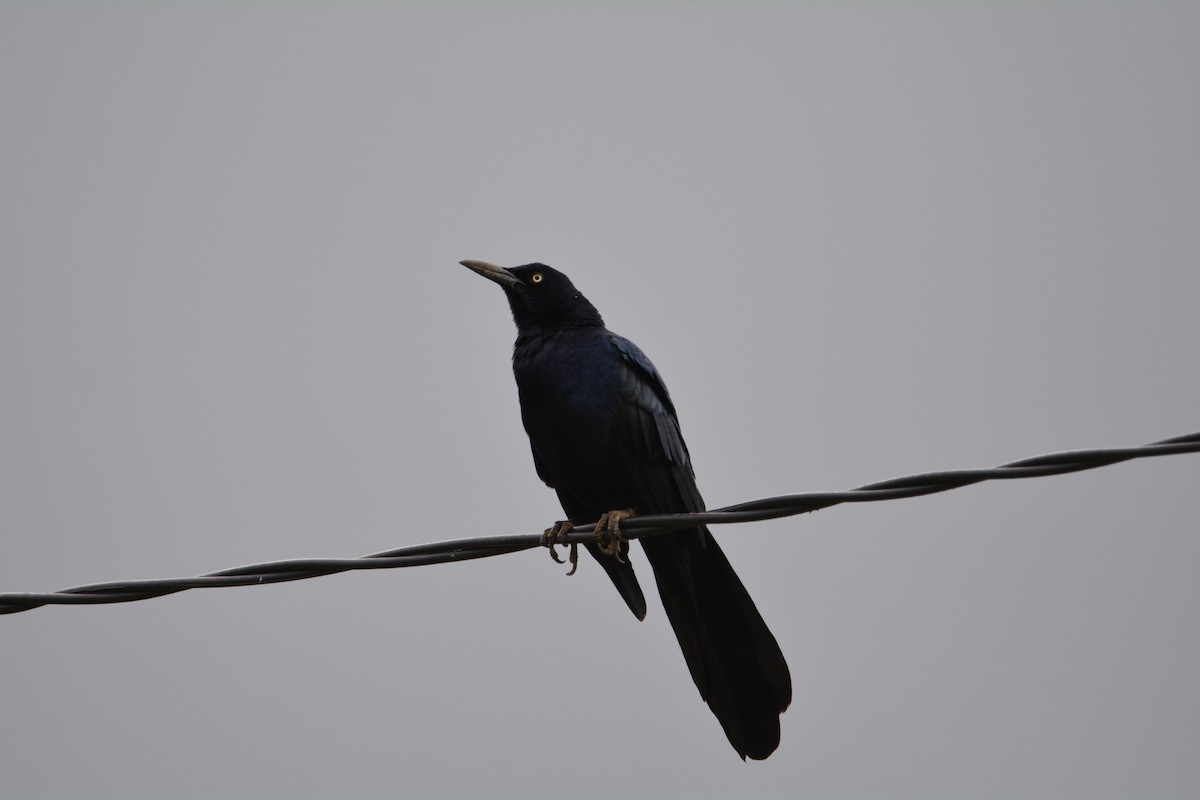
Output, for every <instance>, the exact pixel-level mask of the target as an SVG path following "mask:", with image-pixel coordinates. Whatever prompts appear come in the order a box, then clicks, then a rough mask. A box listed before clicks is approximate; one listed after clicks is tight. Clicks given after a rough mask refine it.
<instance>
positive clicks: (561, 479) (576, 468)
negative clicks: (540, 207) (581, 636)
mask: <svg viewBox="0 0 1200 800" xmlns="http://www.w3.org/2000/svg"><path fill="white" fill-rule="evenodd" d="M461 263H462V265H463V266H465V267H468V268H469V269H472V270H474V271H475V272H477V273H479V274H480V275H482V276H483V277H485V278H487V279H489V280H492V281H495V282H496V283H498V284H500V286H501V287H502V288H503V289H504V294H505V295H506V296H507V297H508V304H509V306H510V307H511V308H512V314H513V320H514V321H515V322H516V324H517V341H516V344H515V345H514V346H513V372H514V374H515V376H516V379H517V391H518V394H519V396H520V401H521V419H522V421H523V422H524V423H525V431H526V432H527V433H528V434H529V442H530V444H531V445H532V447H533V462H534V465H535V466H536V467H537V473H538V477H540V478H541V479H542V480H543V481H545V482H546V484H547V485H548V486H550V487H552V488H553V489H554V490H555V491H556V492H557V493H558V499H559V501H560V502H561V503H562V507H563V510H564V511H565V512H566V514H567V517H568V518H569V520H570V522H572V523H575V524H582V523H586V522H590V521H593V520H596V519H597V518H601V524H598V525H597V543H596V544H591V543H589V544H588V545H587V548H588V550H589V551H590V552H591V554H592V555H593V556H594V557H595V558H596V559H597V560H598V561H599V562H600V564H601V565H602V566H603V567H604V570H605V572H607V573H608V576H609V578H611V579H612V582H613V583H614V584H615V585H616V587H617V591H619V592H620V593H621V597H623V598H624V599H625V602H626V603H627V604H628V605H629V608H630V610H632V611H633V613H634V615H635V616H636V617H637V618H638V619H644V618H645V616H646V600H645V598H644V597H643V596H642V590H641V588H640V587H639V586H638V582H637V577H636V576H635V575H634V572H633V567H632V565H631V564H630V561H629V557H628V552H629V549H628V548H629V544H628V542H626V541H624V540H622V539H620V538H619V537H618V536H612V537H607V538H602V537H601V533H602V532H603V530H604V528H605V527H607V528H608V529H609V530H611V531H613V533H619V530H618V528H617V524H618V523H619V520H620V519H621V518H622V517H623V516H628V514H630V513H644V514H655V513H671V512H681V511H703V510H704V501H703V500H702V499H701V497H700V492H699V490H698V489H697V488H696V479H695V477H694V475H693V473H692V464H691V458H690V456H689V455H688V449H687V445H686V444H684V442H683V435H682V434H681V433H680V430H679V420H678V419H677V418H676V416H675V406H674V405H673V404H672V403H671V397H670V395H668V394H667V387H666V386H665V385H664V384H663V380H662V378H661V377H660V376H659V374H658V370H656V369H655V368H654V365H653V364H651V363H650V359H648V358H647V357H646V356H645V354H643V353H642V351H641V350H639V349H638V347H637V345H635V344H634V343H633V342H631V341H629V340H628V339H625V338H622V337H620V336H618V335H617V334H615V333H613V332H611V331H609V330H608V329H606V328H605V327H604V320H603V319H601V317H600V312H598V311H597V310H596V308H595V306H593V305H592V304H591V303H589V302H588V301H587V299H586V298H585V297H584V296H583V295H582V294H580V293H579V291H578V290H577V289H576V288H575V287H574V285H572V283H571V281H570V279H568V278H567V276H566V275H563V274H562V273H561V272H558V271H557V270H554V269H551V268H550V267H548V266H546V265H544V264H526V265H524V266H521V267H513V268H512V269H505V268H503V267H497V266H494V265H492V264H487V263H485V262H482V261H463V262H461ZM555 530H556V529H553V528H552V529H551V531H555ZM547 533H548V534H550V531H548V532H547ZM642 549H643V550H645V552H646V558H647V560H649V562H650V566H651V568H652V569H653V570H654V577H655V579H656V580H657V581H658V592H659V595H660V596H661V597H662V602H663V608H664V609H666V612H667V618H668V619H669V620H670V622H671V627H672V628H674V629H675V636H676V638H678V640H679V647H680V649H682V650H683V657H684V659H685V660H686V661H687V665H688V669H689V670H691V673H692V680H694V681H695V682H696V686H697V688H699V689H700V696H701V697H702V698H704V700H705V701H706V702H707V703H708V705H709V707H710V708H711V709H712V712H713V714H715V715H716V717H717V720H718V721H720V723H721V727H722V728H724V729H725V735H726V736H727V737H729V742H730V744H732V745H733V748H734V749H735V750H737V752H738V755H740V756H741V757H742V758H743V759H745V758H746V757H747V756H749V757H750V758H754V759H763V758H766V757H767V756H769V755H770V754H771V753H772V752H774V750H775V748H777V747H778V746H779V715H780V714H782V713H783V711H784V709H786V708H787V707H788V703H790V702H791V699H792V678H791V675H790V673H789V672H788V666H787V662H786V661H784V658H783V653H782V652H780V650H779V645H778V644H777V643H776V641H775V637H774V636H773V635H772V634H771V631H770V630H769V629H768V628H767V623H766V622H764V621H763V618H762V616H761V615H760V614H759V613H758V609H757V608H756V607H755V606H754V601H753V600H751V599H750V595H749V594H748V593H747V592H746V589H745V587H743V586H742V582H741V580H740V579H739V578H738V576H737V573H735V572H734V571H733V567H731V566H730V565H729V561H727V560H726V558H725V554H724V553H722V552H721V549H720V548H719V547H717V542H716V540H715V539H714V538H713V536H712V534H711V533H709V532H708V528H706V527H703V526H697V527H695V528H688V529H685V530H681V531H677V532H674V533H670V534H667V535H665V536H657V537H649V538H646V539H643V540H642Z"/></svg>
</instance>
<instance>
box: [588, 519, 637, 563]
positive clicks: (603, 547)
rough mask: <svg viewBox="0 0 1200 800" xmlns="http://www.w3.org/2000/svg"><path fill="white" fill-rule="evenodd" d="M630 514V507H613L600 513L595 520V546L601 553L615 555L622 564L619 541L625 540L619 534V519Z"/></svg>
mask: <svg viewBox="0 0 1200 800" xmlns="http://www.w3.org/2000/svg"><path fill="white" fill-rule="evenodd" d="M632 516H633V509H632V508H622V509H614V510H612V511H608V512H606V513H604V514H601V515H600V519H599V521H598V522H596V546H597V547H599V548H600V552H601V553H603V554H604V555H606V556H615V557H616V559H617V561H619V562H620V563H622V564H624V563H625V562H624V561H622V560H621V543H622V542H624V541H625V537H624V536H623V535H622V534H621V520H623V519H628V518H629V517H632Z"/></svg>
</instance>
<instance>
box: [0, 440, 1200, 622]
mask: <svg viewBox="0 0 1200 800" xmlns="http://www.w3.org/2000/svg"><path fill="white" fill-rule="evenodd" d="M1197 452H1200V432H1198V433H1190V434H1187V435H1185V436H1176V437H1174V438H1172V439H1164V440H1163V441H1161V442H1154V443H1152V444H1146V445H1142V446H1140V447H1123V448H1108V449H1103V450H1076V451H1072V452H1065V453H1052V454H1050V455H1044V456H1035V457H1033V458H1026V459H1022V460H1021V461H1013V462H1012V463H1009V464H1003V465H1001V466H999V467H993V468H992V469H966V470H951V471H948V472H926V473H923V474H920V475H909V476H906V477H902V478H892V479H891V480H886V481H881V482H879V483H871V484H867V485H866V486H860V487H858V488H857V489H851V490H850V491H848V492H810V493H806V494H791V495H781V496H779V497H767V498H763V499H761V500H751V501H750V502H747V503H738V504H737V505H732V506H726V507H724V508H719V509H716V510H714V511H704V512H700V513H694V514H647V515H645V516H636V517H630V518H628V519H626V520H624V521H623V522H622V523H621V532H622V534H624V536H625V538H627V539H637V538H645V537H648V536H659V535H662V534H664V533H669V532H671V531H673V530H678V529H680V528H689V527H692V526H694V525H701V524H703V525H721V524H727V523H734V522H756V521H759V520H766V519H777V518H779V517H789V516H793V515H796V514H805V513H808V512H810V511H817V510H819V509H822V508H829V507H831V506H835V505H839V504H841V503H866V502H874V501H876V500H896V499H899V498H902V497H919V496H921V495H927V494H934V493H936V492H945V491H948V490H950V489H958V488H960V487H963V486H970V485H971V484H974V483H980V482H982V481H989V480H1012V479H1015V478H1040V477H1044V476H1047V475H1062V474H1065V473H1068V472H1079V471H1081V470H1086V469H1095V468H1096V467H1104V466H1108V465H1109V464H1117V463H1120V462H1122V461H1129V460H1132V459H1135V458H1149V457H1152V456H1168V455H1178V454H1181V453H1197ZM592 529H593V525H591V524H586V525H576V526H575V527H573V528H572V529H571V531H570V533H569V534H568V535H567V537H566V542H568V543H584V542H589V541H593V540H594V538H593V537H594V534H593V531H592ZM541 543H542V534H540V533H529V534H514V535H509V536H480V537H475V538H470V539H454V540H451V541H445V542H430V543H427V544H418V545H413V546H410V547H400V548H397V549H395V550H385V551H383V552H381V553H373V554H371V555H367V556H361V557H359V558H297V559H289V560H287V561H269V562H265V563H262V564H250V565H247V566H243V567H233V568H232V569H225V570H221V571H220V572H212V573H209V574H207V575H200V576H197V577H194V578H167V579H164V580H141V581H114V582H111V583H94V584H89V585H86V586H75V587H72V588H70V589H63V590H61V591H57V592H42V593H37V592H6V593H0V614H15V613H18V612H21V611H28V610H30V609H33V608H38V607H40V606H44V605H84V604H98V603H129V602H133V601H134V600H148V599H150V598H151V597H163V596H164V595H168V594H175V593H176V592H183V591H186V590H188V589H205V588H212V587H217V586H259V585H262V584H267V583H284V582H286V581H299V580H306V579H308V578H317V577H320V576H322V575H334V574H336V573H339V572H347V571H349V570H359V569H395V568H398V567H418V566H425V565H426V564H444V563H447V562H451V561H467V560H469V559H474V558H487V557H489V556H498V555H503V554H505V553H515V552H518V551H520V550H528V549H530V548H534V547H538V546H539V545H541Z"/></svg>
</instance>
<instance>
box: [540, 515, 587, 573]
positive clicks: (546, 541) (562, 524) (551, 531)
mask: <svg viewBox="0 0 1200 800" xmlns="http://www.w3.org/2000/svg"><path fill="white" fill-rule="evenodd" d="M574 527H575V523H574V522H571V520H569V519H563V520H559V521H558V522H556V523H554V524H553V525H551V526H550V527H549V528H546V531H545V532H544V533H543V534H542V547H545V548H548V549H549V550H550V557H551V558H553V559H554V560H555V562H557V563H559V564H565V563H567V562H566V561H563V560H562V559H561V558H559V557H558V551H557V550H555V549H554V546H555V545H559V544H565V545H568V546H569V547H570V551H569V555H568V556H567V561H570V562H571V569H570V571H568V572H567V575H574V574H575V570H577V569H579V545H577V544H573V543H571V542H568V541H567V534H568V533H570V532H571V528H574Z"/></svg>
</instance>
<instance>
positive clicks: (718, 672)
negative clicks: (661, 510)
mask: <svg viewBox="0 0 1200 800" xmlns="http://www.w3.org/2000/svg"><path fill="white" fill-rule="evenodd" d="M642 547H643V548H644V549H645V551H646V558H647V559H648V560H649V561H650V566H651V567H653V569H654V577H655V579H656V580H657V581H658V591H659V594H660V595H661V596H662V601H663V607H664V608H665V609H666V612H667V618H668V619H669V620H670V622H671V627H672V628H674V629H675V636H676V638H678V639H679V647H680V649H682V650H683V657H684V659H685V660H686V661H687V665H688V669H690V670H691V673H692V680H694V681H695V682H696V687H697V688H698V689H699V690H700V696H701V697H703V698H704V700H705V702H707V703H708V705H709V707H710V708H711V709H712V712H713V714H715V715H716V717H717V720H718V721H720V723H721V727H722V728H724V729H725V735H726V736H727V737H729V743H730V744H732V745H733V748H734V749H735V750H737V751H738V755H740V756H741V757H742V758H743V759H744V758H746V757H747V756H749V757H750V758H754V759H764V758H766V757H767V756H769V755H771V753H773V752H774V751H775V748H777V747H778V746H779V715H780V714H782V713H783V712H784V710H785V709H786V708H787V707H788V704H789V703H790V702H791V701H792V676H791V673H790V672H789V671H788V666H787V662H786V661H785V660H784V658H783V653H782V652H781V651H780V649H779V644H778V643H777V642H776V641H775V637H774V636H773V635H772V634H771V631H770V630H769V629H768V628H767V623H766V622H764V621H763V618H762V615H760V614H759V613H758V609H757V608H756V607H755V605H754V601H753V600H752V599H750V595H749V593H748V592H747V591H746V587H744V586H743V585H742V581H741V579H740V578H738V576H737V573H736V572H734V571H733V567H731V566H730V565H729V561H728V560H727V559H726V558H725V554H724V553H722V552H721V548H720V547H718V546H717V541H716V539H714V538H713V537H712V534H711V533H709V532H708V529H707V528H703V527H701V528H694V529H689V530H686V531H680V532H679V533H674V534H670V535H667V536H657V537H652V538H647V539H643V540H642Z"/></svg>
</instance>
